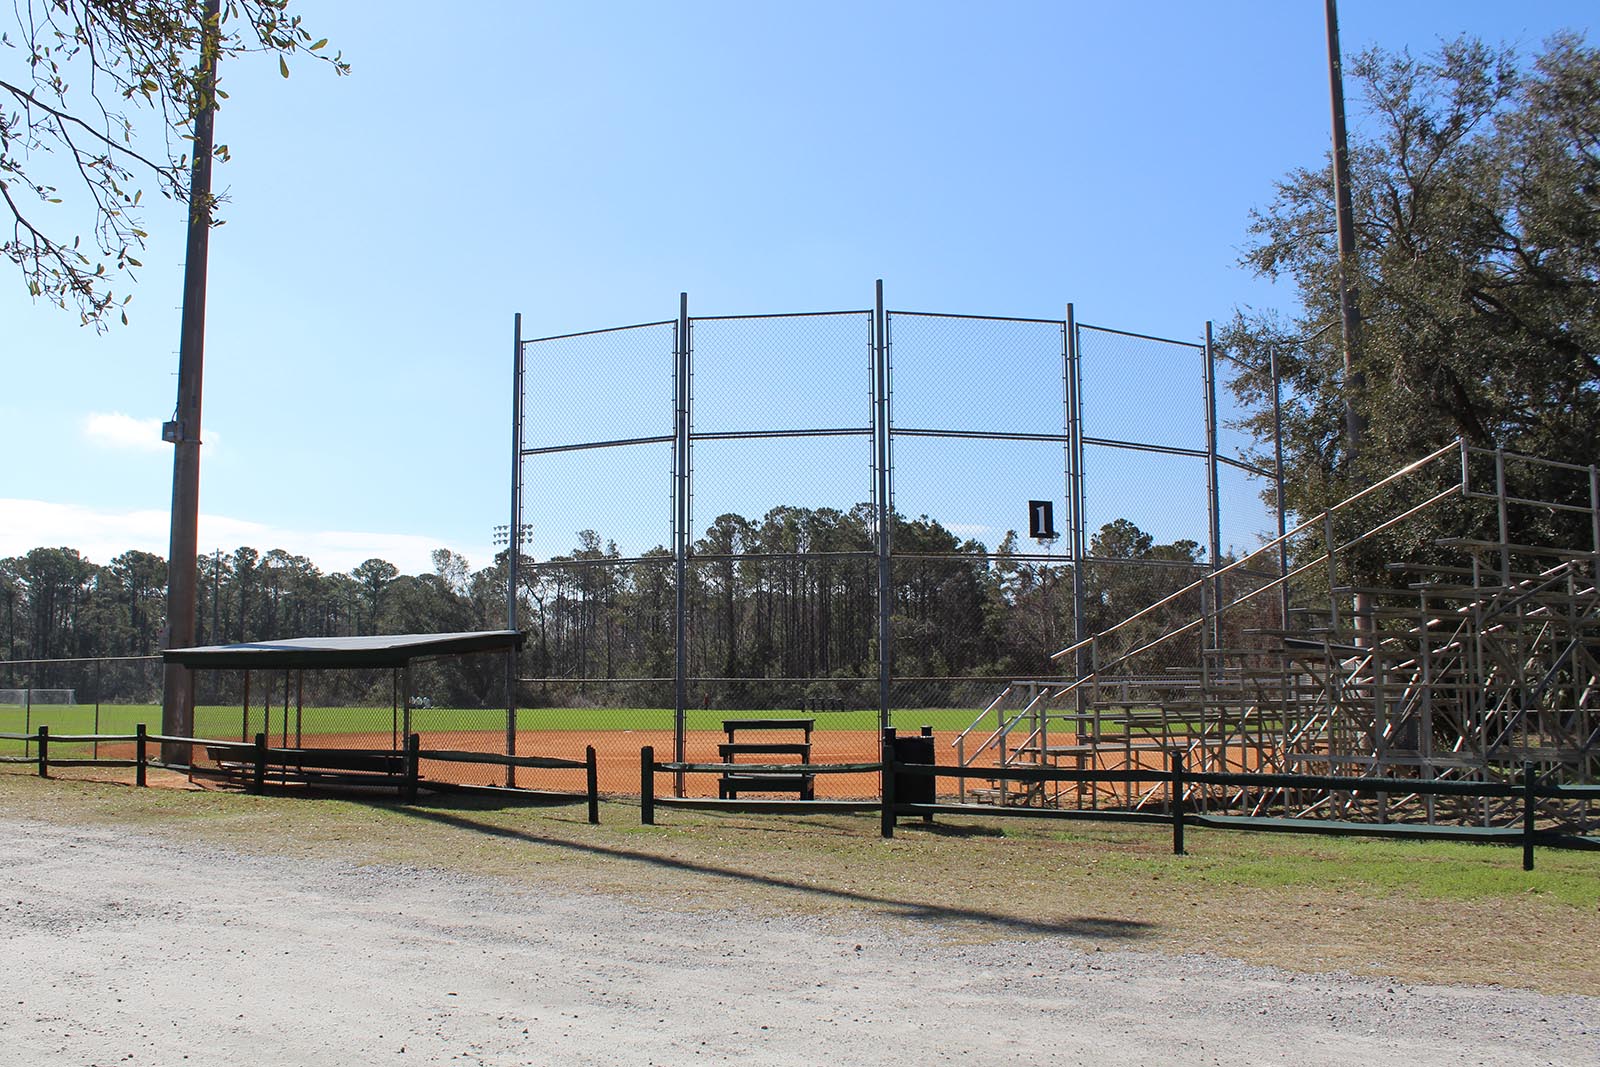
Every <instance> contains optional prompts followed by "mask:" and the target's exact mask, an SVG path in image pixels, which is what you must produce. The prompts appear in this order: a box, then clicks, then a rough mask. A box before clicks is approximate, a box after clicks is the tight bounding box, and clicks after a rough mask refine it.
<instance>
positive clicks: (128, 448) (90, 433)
mask: <svg viewBox="0 0 1600 1067" xmlns="http://www.w3.org/2000/svg"><path fill="white" fill-rule="evenodd" d="M161 422H162V420H161V419H136V418H134V417H133V416H132V415H124V414H123V413H122V412H120V411H109V412H106V411H96V412H92V413H90V414H88V415H85V416H84V417H83V436H84V437H85V438H87V439H88V440H89V441H90V442H91V443H93V444H97V445H100V446H102V447H104V448H111V449H115V450H116V451H119V452H165V451H166V450H167V449H169V448H171V447H172V446H171V445H169V444H168V443H167V442H165V441H163V440H162V439H161ZM200 437H201V439H202V440H203V441H204V442H205V443H206V444H207V445H208V446H210V447H211V448H212V449H213V450H214V449H215V448H216V445H217V435H216V432H215V431H213V430H211V429H210V428H209V427H202V428H201V432H200Z"/></svg>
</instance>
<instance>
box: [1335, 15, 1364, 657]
mask: <svg viewBox="0 0 1600 1067" xmlns="http://www.w3.org/2000/svg"><path fill="white" fill-rule="evenodd" d="M1324 3H1325V5H1326V7H1325V10H1326V13H1327V23H1328V87H1329V93H1330V95H1331V96H1332V98H1333V198H1334V204H1335V205H1336V210H1337V215H1338V228H1339V275H1338V277H1339V327H1340V332H1341V334H1342V335H1343V340H1344V452H1345V457H1344V468H1345V472H1346V473H1347V474H1354V473H1355V466H1356V460H1357V457H1358V456H1359V455H1360V453H1361V444H1362V439H1363V438H1364V437H1365V436H1366V430H1367V423H1366V418H1365V416H1363V415H1362V414H1361V411H1360V407H1359V405H1360V402H1361V399H1362V394H1363V393H1364V392H1366V387H1367V378H1366V375H1365V374H1364V373H1363V372H1362V370H1361V307H1360V300H1359V298H1360V295H1361V288H1360V286H1361V271H1360V270H1359V267H1358V264H1357V262H1356V217H1355V209H1354V207H1352V205H1351V202H1350V146H1349V143H1348V140H1347V138H1346V136H1345V125H1344V60H1343V59H1342V58H1341V56H1340V52H1339V7H1338V3H1337V0H1324ZM1329 551H1330V552H1331V551H1332V548H1331V547H1330V549H1329ZM1353 622H1354V624H1355V631H1356V644H1357V645H1358V646H1360V645H1364V644H1365V643H1366V642H1365V640H1364V635H1365V634H1366V633H1367V632H1368V631H1370V630H1371V629H1372V598H1371V597H1369V596H1368V595H1367V594H1365V593H1357V594H1356V595H1355V612H1354V616H1353Z"/></svg>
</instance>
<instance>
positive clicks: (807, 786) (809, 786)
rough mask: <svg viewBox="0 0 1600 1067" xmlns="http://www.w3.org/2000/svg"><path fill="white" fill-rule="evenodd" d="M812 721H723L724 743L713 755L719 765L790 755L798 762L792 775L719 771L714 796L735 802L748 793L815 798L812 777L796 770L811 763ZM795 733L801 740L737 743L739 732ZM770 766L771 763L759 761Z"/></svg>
mask: <svg viewBox="0 0 1600 1067" xmlns="http://www.w3.org/2000/svg"><path fill="white" fill-rule="evenodd" d="M816 724H817V721H816V720H815V719H724V720H723V722H722V732H723V733H725V734H727V735H728V740H727V741H725V742H723V743H721V744H719V745H717V755H718V756H719V757H720V759H721V762H723V763H737V762H739V761H738V758H737V757H739V756H792V757H795V758H796V759H797V760H798V762H797V763H796V764H795V767H796V768H797V769H796V770H795V771H793V772H789V771H761V772H756V773H752V774H741V773H738V772H736V771H725V772H723V775H722V778H721V779H720V780H719V781H718V782H717V796H719V797H721V798H722V799H723V800H729V799H736V798H737V797H738V796H739V793H740V792H741V791H743V792H748V793H796V794H798V795H799V798H800V799H801V800H814V799H816V792H815V787H814V783H815V781H816V775H814V774H806V773H805V772H804V771H802V770H799V769H798V768H800V767H803V766H804V765H806V764H808V763H810V762H811V731H812V729H813V728H814V727H815V726H816ZM750 730H762V731H767V730H799V731H801V734H802V737H803V740H801V741H740V740H739V739H738V736H739V733H740V732H741V731H750ZM762 762H764V763H769V764H770V763H771V762H772V760H770V759H768V760H763V761H762Z"/></svg>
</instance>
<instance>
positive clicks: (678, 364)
mask: <svg viewBox="0 0 1600 1067" xmlns="http://www.w3.org/2000/svg"><path fill="white" fill-rule="evenodd" d="M677 333H678V338H677V340H678V345H677V351H676V352H674V353H673V370H672V381H673V386H674V388H673V393H674V395H673V438H672V505H673V506H672V555H673V572H674V575H675V576H676V579H677V587H678V588H677V601H676V610H675V611H674V614H673V646H674V650H675V659H674V667H673V671H674V674H673V679H674V683H675V684H674V687H673V715H672V735H673V736H672V759H673V762H675V763H682V762H684V759H685V755H684V730H685V726H686V719H687V714H686V708H687V707H688V698H689V618H688V612H689V581H688V575H689V565H688V564H689V561H688V556H689V433H690V424H689V294H688V293H679V294H678V330H677ZM675 789H676V792H677V795H678V796H682V795H683V774H682V773H681V772H680V773H679V774H677V775H676V776H675Z"/></svg>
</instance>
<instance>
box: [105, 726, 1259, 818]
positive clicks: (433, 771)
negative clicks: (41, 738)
mask: <svg viewBox="0 0 1600 1067" xmlns="http://www.w3.org/2000/svg"><path fill="white" fill-rule="evenodd" d="M878 736H879V735H878V733H877V732H876V731H873V730H817V731H813V732H812V734H811V762H812V763H813V764H816V765H828V764H848V763H875V762H877V761H878V759H879V755H880V753H879V747H878ZM1069 736H1070V735H1069ZM956 737H957V732H956V731H953V730H951V731H935V732H934V734H933V738H934V760H935V762H937V763H940V764H944V765H953V764H955V763H956V762H957V750H956V748H955V744H956ZM754 739H755V740H759V741H787V740H791V739H792V737H791V736H789V735H787V734H786V733H785V732H784V731H781V730H774V731H767V732H764V733H757V734H755V735H754ZM293 740H294V739H293V737H292V736H291V737H287V738H283V737H276V736H274V737H269V738H268V743H269V744H290V743H292V742H293ZM306 740H307V741H308V742H312V741H313V739H311V738H307V739H306ZM726 740H727V737H726V735H725V734H724V733H723V732H722V731H720V730H693V731H689V732H688V734H687V735H686V736H685V745H684V748H685V760H686V762H690V763H716V762H718V761H719V759H720V758H721V757H720V755H719V753H718V750H717V746H718V744H720V743H722V742H724V741H726ZM1063 740H1066V739H1065V738H1063ZM421 742H422V748H423V750H424V751H426V750H428V749H436V750H444V749H457V750H464V751H471V752H491V753H500V752H503V751H504V746H505V735H504V734H502V733H496V732H489V731H460V732H453V733H425V734H422V735H421ZM314 743H315V744H316V745H317V746H318V747H328V748H372V749H383V750H390V749H391V748H392V745H393V735H392V734H391V733H390V732H387V731H380V732H368V733H357V732H350V733H328V734H318V735H316V737H315V739H314ZM591 745H592V746H594V750H595V763H596V769H597V771H598V776H599V787H600V792H601V793H604V794H608V795H612V796H638V795H639V787H640V752H641V750H642V749H644V748H645V747H647V746H648V747H651V748H653V749H654V750H655V760H656V762H658V763H661V762H667V761H670V760H671V759H672V758H673V734H672V731H671V730H592V729H585V730H522V731H519V732H518V733H517V736H516V746H515V751H516V752H517V754H518V755H523V756H548V757H555V758H560V759H571V760H580V761H581V760H582V759H583V758H584V749H585V748H586V747H588V746H591ZM100 754H101V756H102V757H105V758H131V757H132V756H133V746H131V745H116V744H103V745H101V746H100ZM195 758H196V759H197V760H201V761H202V762H203V760H204V754H203V753H201V752H198V751H197V752H196V753H195ZM758 758H760V757H750V756H746V757H743V758H742V759H740V760H739V762H744V763H753V762H756V761H757V759H758ZM770 758H771V759H772V760H773V762H780V763H786V762H792V760H791V758H790V757H783V756H779V757H770ZM1165 761H1166V754H1165V752H1164V751H1161V750H1158V749H1134V750H1132V751H1128V750H1125V749H1124V748H1121V747H1117V746H1107V747H1106V748H1105V749H1103V750H1102V752H1101V753H1100V755H1099V756H1098V757H1096V758H1095V759H1094V760H1093V765H1094V766H1095V767H1096V768H1097V769H1100V770H1109V769H1121V768H1127V767H1141V768H1145V769H1150V770H1164V769H1165ZM999 762H1000V757H999V753H998V752H997V751H995V750H994V749H990V750H988V751H986V752H984V753H983V754H982V755H981V756H980V757H978V758H977V759H975V760H973V761H972V765H974V766H979V767H992V766H995V765H996V764H998V763H999ZM1257 762H1258V754H1254V753H1252V754H1250V755H1248V756H1246V755H1245V754H1244V753H1242V752H1241V753H1238V754H1235V755H1234V756H1233V758H1231V759H1230V760H1229V763H1230V766H1232V767H1234V768H1235V769H1239V770H1246V769H1255V764H1256V763H1257ZM1063 766H1069V764H1063ZM419 773H420V774H421V776H422V779H423V781H424V782H426V781H428V780H430V779H431V780H433V781H437V782H449V783H452V784H460V785H495V786H503V785H507V784H513V783H514V784H515V785H517V786H518V787H520V788H524V789H548V790H556V791H581V790H582V789H583V787H584V782H583V772H582V771H581V770H563V769H552V770H547V769H528V768H518V769H517V770H516V772H515V774H514V775H510V776H508V775H507V773H506V769H504V768H500V767H495V766H492V765H486V764H469V763H451V762H446V761H438V760H428V759H424V760H422V761H421V764H420V766H419ZM674 778H675V776H674V775H672V774H665V773H661V774H657V775H656V781H655V789H656V793H657V795H658V796H670V795H673V794H674V793H675V791H676V782H675V781H674ZM717 781H718V775H717V774H715V773H702V774H686V775H684V789H683V795H684V796H689V797H715V796H716V795H717ZM989 784H990V783H989V782H987V781H985V780H981V779H979V780H970V779H969V780H968V782H967V788H968V789H973V788H983V787H987V786H988V785H989ZM957 788H958V787H957V782H956V780H955V779H952V778H943V779H940V780H939V784H938V789H939V795H940V796H941V798H947V799H953V798H954V797H955V796H956V794H957ZM1128 788H1129V787H1127V786H1117V787H1112V786H1102V787H1101V793H1102V797H1103V799H1106V800H1116V799H1121V800H1122V801H1123V802H1131V801H1132V800H1133V799H1134V798H1132V797H1130V796H1128V795H1126V792H1127V790H1128ZM741 795H744V796H755V797H761V796H771V797H783V796H787V797H789V798H791V799H792V798H793V796H794V794H792V793H788V794H777V793H774V794H759V793H743V794H741ZM814 795H815V796H816V797H817V798H818V799H833V800H853V799H871V798H876V797H878V796H879V795H880V785H879V776H878V774H877V773H875V772H872V773H861V774H853V773H852V774H818V775H816V776H815V777H814Z"/></svg>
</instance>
